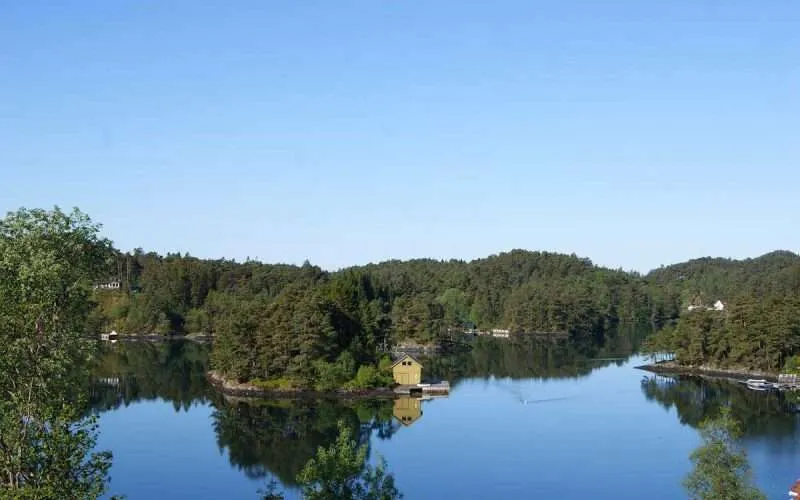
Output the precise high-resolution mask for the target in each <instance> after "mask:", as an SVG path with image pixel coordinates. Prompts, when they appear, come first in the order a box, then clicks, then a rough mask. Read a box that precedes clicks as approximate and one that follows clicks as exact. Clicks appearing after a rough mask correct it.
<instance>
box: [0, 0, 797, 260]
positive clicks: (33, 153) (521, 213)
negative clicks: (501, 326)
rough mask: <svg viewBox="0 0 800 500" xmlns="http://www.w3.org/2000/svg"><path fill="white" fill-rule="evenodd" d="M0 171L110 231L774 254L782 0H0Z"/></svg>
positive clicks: (243, 242) (616, 255)
mask: <svg viewBox="0 0 800 500" xmlns="http://www.w3.org/2000/svg"><path fill="white" fill-rule="evenodd" d="M0 170H1V171H0V210H3V211H6V210H12V209H16V208H18V207H20V206H27V207H34V206H39V207H50V206H53V205H55V204H58V205H60V206H62V207H72V206H79V207H80V208H81V209H82V210H84V211H86V212H88V213H89V214H90V215H91V216H92V217H93V218H94V219H95V220H97V221H99V222H101V223H103V224H104V227H105V232H106V234H107V235H108V236H109V237H110V238H112V239H113V240H114V241H115V243H116V244H117V245H118V246H119V247H121V248H122V249H131V248H134V247H139V246H140V247H143V248H145V249H148V250H156V251H159V252H165V251H181V252H184V251H188V252H190V253H191V254H193V255H197V256H201V257H220V256H227V257H235V258H238V259H243V258H245V257H247V256H250V257H252V258H259V259H261V260H265V261H282V262H295V263H299V262H302V261H303V260H304V259H310V260H311V261H312V262H314V263H317V264H319V265H321V266H323V267H326V268H337V267H340V266H345V265H350V264H358V263H366V262H369V261H378V260H384V259H387V258H410V257H421V256H430V257H435V258H449V257H458V258H467V259H468V258H473V257H480V256H485V255H488V254H491V253H495V252H499V251H503V250H508V249H511V248H528V249H541V250H551V251H559V252H569V253H571V252H575V253H577V254H579V255H583V256H587V257H590V258H592V259H593V260H594V261H595V262H597V263H600V264H603V265H609V266H614V267H617V266H621V267H624V268H626V269H638V270H647V269H649V268H652V267H655V266H657V265H659V264H661V263H671V262H676V261H681V260H684V259H687V258H690V257H697V256H703V255H718V256H733V257H745V256H755V255H758V254H761V253H764V252H767V251H770V250H772V249H777V248H781V249H788V250H793V251H798V250H800V231H798V228H800V196H798V195H799V194H800V2H797V1H796V0H783V1H778V0H764V1H754V0H724V1H723V0H719V1H705V0H671V1H661V2H646V1H641V0H618V1H604V2H599V1H596V0H580V1H578V0H576V1H565V0H550V1H533V0H518V1H496V2H486V1H480V2H478V1H474V2H473V1H467V2H465V1H444V0H442V1H392V2H388V1H378V0H363V1H336V2H332V1H327V0H317V1H294V0H292V1H282V2H279V1H262V0H259V1H249V2H248V1H235V2H230V1H216V2H212V1H201V2H198V1H195V0H186V1H164V0H152V1H135V2H134V1H128V2H125V1H106V0H98V1H93V2H88V1H86V2H81V1H77V2H52V1H48V2H44V1H34V0H26V1H17V2H12V1H6V2H1V3H0Z"/></svg>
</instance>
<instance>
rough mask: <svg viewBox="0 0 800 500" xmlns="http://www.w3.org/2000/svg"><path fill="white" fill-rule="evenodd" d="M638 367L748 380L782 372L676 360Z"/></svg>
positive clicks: (770, 377)
mask: <svg viewBox="0 0 800 500" xmlns="http://www.w3.org/2000/svg"><path fill="white" fill-rule="evenodd" d="M636 369H638V370H644V371H647V372H651V373H655V374H657V375H696V376H704V377H714V378H732V379H736V380H746V379H748V378H753V377H758V378H763V379H766V380H771V381H775V380H777V379H778V375H780V372H775V371H765V370H757V369H752V368H744V367H719V366H714V365H703V364H701V365H683V364H680V363H678V362H675V361H672V360H670V361H658V362H655V363H649V364H646V365H641V366H637V367H636Z"/></svg>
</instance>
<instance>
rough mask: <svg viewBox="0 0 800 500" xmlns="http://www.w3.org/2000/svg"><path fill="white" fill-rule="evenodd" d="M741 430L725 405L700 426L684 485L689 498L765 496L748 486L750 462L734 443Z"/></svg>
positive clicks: (738, 499)
mask: <svg viewBox="0 0 800 500" xmlns="http://www.w3.org/2000/svg"><path fill="white" fill-rule="evenodd" d="M740 435H741V430H740V427H739V424H738V422H736V420H734V419H733V417H732V416H731V413H730V410H728V409H725V410H723V411H722V413H721V414H720V416H719V417H718V418H716V419H713V420H707V421H705V422H704V423H703V424H702V425H701V426H700V436H701V437H702V439H703V444H702V445H701V446H700V447H699V448H697V449H696V450H695V451H694V452H692V455H691V460H692V463H693V464H694V468H693V470H692V471H691V472H690V473H689V475H688V476H687V477H686V480H685V482H684V486H685V487H686V490H687V492H688V493H689V498H691V499H693V500H759V499H766V498H767V497H766V496H765V495H764V494H763V493H761V492H760V491H758V490H757V489H756V488H755V487H754V486H752V477H751V471H750V464H749V463H748V461H747V455H746V454H745V452H744V450H743V449H742V448H741V447H740V446H738V445H737V443H736V440H737V439H738V438H739V437H740Z"/></svg>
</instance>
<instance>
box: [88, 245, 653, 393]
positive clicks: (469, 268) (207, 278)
mask: <svg viewBox="0 0 800 500" xmlns="http://www.w3.org/2000/svg"><path fill="white" fill-rule="evenodd" d="M109 274H110V275H112V278H111V279H112V280H119V281H120V282H121V286H120V288H119V289H111V290H109V289H102V288H101V289H98V290H97V291H96V293H95V296H96V300H97V303H98V304H99V307H98V308H97V309H96V310H95V312H94V314H93V316H92V325H93V328H94V329H95V330H96V331H108V330H110V329H115V330H117V331H120V332H123V333H133V334H135V333H151V332H156V333H163V334H167V333H172V332H178V333H192V332H202V333H208V334H213V335H214V336H215V342H214V365H215V367H216V368H217V369H219V370H221V371H222V372H224V373H226V374H227V375H230V376H232V377H235V378H237V379H240V380H253V379H263V380H272V379H280V378H282V377H289V378H291V379H293V380H304V381H311V382H313V383H315V384H316V385H318V386H319V385H320V383H321V381H322V380H336V381H342V380H349V379H350V378H352V377H353V376H355V375H356V374H357V373H356V370H357V369H358V367H359V366H363V365H375V364H376V363H377V361H378V357H379V355H380V353H381V352H384V350H385V349H386V348H387V347H388V346H390V345H391V344H393V343H396V342H400V341H414V342H419V343H430V342H435V341H437V340H439V338H440V337H441V336H443V335H445V334H446V333H447V332H448V330H459V329H463V328H465V327H467V326H477V327H479V328H483V329H489V328H505V329H510V330H512V331H513V332H533V331H559V332H568V333H569V334H570V335H572V336H580V337H583V338H584V339H589V340H591V341H593V342H596V343H603V342H604V341H605V339H606V338H607V337H609V336H613V335H614V332H615V331H616V328H617V326H618V325H620V324H629V325H632V324H642V323H648V322H649V321H650V320H651V304H650V301H649V299H648V296H647V287H646V283H645V282H644V281H643V280H642V278H641V277H640V276H638V275H636V274H630V273H626V272H623V271H615V270H609V269H605V268H601V267H598V266H595V265H593V264H592V263H591V262H590V261H589V260H588V259H581V258H578V257H576V256H574V255H573V256H569V255H560V254H552V253H541V252H528V251H522V250H515V251H512V252H508V253H503V254H500V255H496V256H492V257H488V258H485V259H480V260H475V261H472V262H464V261H456V260H452V261H434V260H424V259H423V260H412V261H405V262H401V261H389V262H384V263H380V264H371V265H367V266H362V267H353V268H349V269H344V270H341V271H337V272H326V271H323V270H321V269H320V268H318V267H315V266H312V265H311V264H308V263H306V264H304V265H303V266H289V265H270V264H262V263H259V262H245V263H236V262H232V261H226V260H214V261H212V260H201V259H196V258H193V257H189V256H181V255H167V256H166V257H161V256H159V255H156V254H152V253H151V254H145V253H143V252H141V251H137V252H134V253H132V254H119V255H118V256H117V260H116V262H115V263H114V264H113V266H112V269H110V270H109ZM361 375H363V376H362V377H361V378H362V380H361V382H360V384H361V385H367V386H369V385H372V384H378V383H379V382H380V381H381V379H380V374H379V373H371V372H370V373H363V374H361ZM309 383H310V382H309ZM322 385H326V384H324V383H323V384H322Z"/></svg>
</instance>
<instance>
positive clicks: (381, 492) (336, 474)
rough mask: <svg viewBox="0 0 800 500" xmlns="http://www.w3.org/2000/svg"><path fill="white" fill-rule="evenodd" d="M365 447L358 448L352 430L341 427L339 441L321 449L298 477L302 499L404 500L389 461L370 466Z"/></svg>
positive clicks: (381, 460) (341, 423) (340, 425)
mask: <svg viewBox="0 0 800 500" xmlns="http://www.w3.org/2000/svg"><path fill="white" fill-rule="evenodd" d="M367 451H368V448H367V446H366V445H362V446H359V445H358V443H357V442H356V441H355V440H354V439H353V435H352V433H351V431H350V428H349V427H347V426H346V425H344V423H343V422H340V424H339V437H338V438H337V439H336V442H335V443H334V444H332V445H331V446H330V447H328V448H323V447H320V448H319V449H318V450H317V454H316V456H315V457H314V458H312V459H311V460H310V461H309V462H308V463H307V464H306V466H305V467H304V468H303V470H302V471H301V472H300V474H299V475H298V477H297V479H298V482H299V483H300V486H301V489H302V494H303V498H306V499H308V500H392V499H396V498H402V495H401V494H400V492H399V491H398V490H397V488H396V487H395V484H394V476H392V474H390V473H388V472H387V471H386V468H387V465H386V461H385V460H383V459H380V460H379V462H378V465H377V466H374V467H373V466H372V465H370V464H369V463H367Z"/></svg>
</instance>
